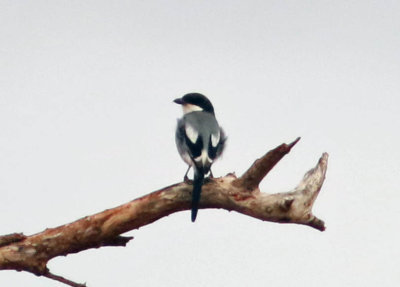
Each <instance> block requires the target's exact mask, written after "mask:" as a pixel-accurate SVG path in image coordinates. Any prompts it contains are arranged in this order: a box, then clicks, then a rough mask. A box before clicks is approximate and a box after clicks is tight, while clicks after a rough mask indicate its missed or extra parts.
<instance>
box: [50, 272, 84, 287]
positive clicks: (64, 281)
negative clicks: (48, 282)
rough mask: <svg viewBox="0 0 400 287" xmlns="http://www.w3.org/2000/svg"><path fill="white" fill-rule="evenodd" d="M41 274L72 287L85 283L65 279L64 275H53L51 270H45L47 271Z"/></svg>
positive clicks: (80, 286)
mask: <svg viewBox="0 0 400 287" xmlns="http://www.w3.org/2000/svg"><path fill="white" fill-rule="evenodd" d="M43 276H44V277H47V278H50V279H53V280H56V281H58V282H61V283H64V284H65V285H68V286H72V287H86V284H79V283H75V282H73V281H71V280H68V279H66V278H64V277H61V276H58V275H55V274H53V273H51V272H47V273H45V274H43Z"/></svg>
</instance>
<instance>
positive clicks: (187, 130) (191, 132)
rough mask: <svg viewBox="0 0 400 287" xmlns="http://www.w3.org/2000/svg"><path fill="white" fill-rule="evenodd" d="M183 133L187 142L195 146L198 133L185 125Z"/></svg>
mask: <svg viewBox="0 0 400 287" xmlns="http://www.w3.org/2000/svg"><path fill="white" fill-rule="evenodd" d="M185 133H186V136H187V137H188V138H189V140H190V141H191V142H192V143H194V144H195V143H196V141H197V138H198V137H199V133H198V132H197V131H196V130H195V129H194V128H193V127H192V126H191V125H189V124H186V125H185Z"/></svg>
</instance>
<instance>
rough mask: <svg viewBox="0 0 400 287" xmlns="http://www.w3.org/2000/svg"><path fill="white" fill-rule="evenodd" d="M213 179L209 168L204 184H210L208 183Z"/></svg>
mask: <svg viewBox="0 0 400 287" xmlns="http://www.w3.org/2000/svg"><path fill="white" fill-rule="evenodd" d="M213 179H214V175H213V173H212V171H211V168H210V171H209V176H208V177H206V178H205V179H204V182H205V183H208V182H210V181H211V180H213Z"/></svg>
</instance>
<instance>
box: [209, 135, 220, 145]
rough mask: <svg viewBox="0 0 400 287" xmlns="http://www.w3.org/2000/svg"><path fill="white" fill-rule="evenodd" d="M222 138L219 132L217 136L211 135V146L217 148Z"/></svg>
mask: <svg viewBox="0 0 400 287" xmlns="http://www.w3.org/2000/svg"><path fill="white" fill-rule="evenodd" d="M220 136H221V135H220V132H218V133H217V134H211V144H212V146H213V147H216V146H217V145H218V143H219V140H220Z"/></svg>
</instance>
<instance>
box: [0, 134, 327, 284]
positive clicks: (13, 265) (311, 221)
mask: <svg viewBox="0 0 400 287" xmlns="http://www.w3.org/2000/svg"><path fill="white" fill-rule="evenodd" d="M298 141H299V138H298V139H296V140H295V141H294V142H293V143H291V144H289V145H286V144H282V145H280V146H278V147H277V148H275V149H273V150H271V151H270V152H268V153H267V154H265V155H264V156H263V157H261V158H260V159H258V160H256V161H255V162H254V163H253V165H252V166H251V167H250V168H249V169H248V170H247V171H246V172H245V173H244V174H243V176H241V177H239V178H237V177H236V176H235V175H234V174H228V175H226V176H224V177H220V178H214V179H211V180H209V181H208V182H207V183H206V184H205V185H204V186H203V189H202V197H201V201H200V206H199V207H200V208H221V209H226V210H234V211H237V212H240V213H243V214H246V215H249V216H252V217H255V218H258V219H261V220H264V221H272V222H279V223H296V224H303V225H307V226H310V227H313V228H315V229H318V230H320V231H323V230H325V225H324V222H323V221H322V220H320V219H318V218H317V217H315V216H314V215H313V214H312V206H313V203H314V201H315V199H316V197H317V196H318V193H319V191H320V189H321V187H322V184H323V182H324V179H325V173H326V169H327V163H328V154H327V153H324V154H323V155H322V157H321V158H320V160H319V162H318V164H317V165H316V167H315V168H313V169H311V170H310V171H309V172H307V173H306V175H305V176H304V178H303V179H302V180H301V182H300V183H299V184H298V186H297V187H296V188H295V189H294V190H292V191H289V192H285V193H275V194H267V193H263V192H260V190H259V187H258V186H259V183H260V182H261V180H262V179H263V178H264V177H265V176H266V175H267V173H268V172H269V171H270V170H271V169H272V168H273V167H274V166H275V164H276V163H278V162H279V161H280V160H281V159H282V158H283V157H284V156H285V155H286V154H287V153H288V152H289V151H290V150H291V148H292V147H293V146H294V145H295V144H296V143H297V142H298ZM191 190H192V186H191V185H190V184H188V183H185V182H181V183H178V184H174V185H171V186H168V187H165V188H163V189H161V190H158V191H155V192H152V193H150V194H147V195H145V196H143V197H140V198H138V199H135V200H133V201H131V202H128V203H126V204H123V205H120V206H118V207H115V208H112V209H108V210H105V211H103V212H100V213H97V214H94V215H91V216H87V217H84V218H81V219H79V220H77V221H75V222H72V223H69V224H65V225H62V226H59V227H56V228H50V229H46V230H44V231H42V232H40V233H37V234H34V235H31V236H25V235H23V234H20V233H14V234H10V235H5V236H0V270H6V269H9V270H10V269H12V270H18V271H28V272H31V273H34V274H36V275H38V276H45V277H48V278H51V279H54V280H57V281H60V282H62V283H65V284H67V285H69V286H79V287H81V286H85V284H78V283H74V282H72V281H70V280H68V279H65V278H63V277H61V276H58V275H54V274H52V273H50V271H49V270H48V268H47V262H48V261H49V260H51V259H52V258H54V257H57V256H60V255H67V254H71V253H76V252H80V251H83V250H86V249H90V248H99V247H103V246H125V245H126V244H127V243H128V242H129V241H130V240H131V239H132V238H133V237H125V236H121V234H123V233H125V232H127V231H130V230H133V229H138V228H139V227H141V226H144V225H147V224H150V223H152V222H154V221H156V220H158V219H160V218H162V217H164V216H167V215H169V214H171V213H174V212H178V211H183V210H189V209H190V208H191Z"/></svg>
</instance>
